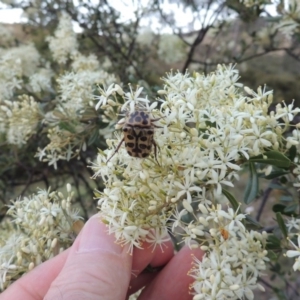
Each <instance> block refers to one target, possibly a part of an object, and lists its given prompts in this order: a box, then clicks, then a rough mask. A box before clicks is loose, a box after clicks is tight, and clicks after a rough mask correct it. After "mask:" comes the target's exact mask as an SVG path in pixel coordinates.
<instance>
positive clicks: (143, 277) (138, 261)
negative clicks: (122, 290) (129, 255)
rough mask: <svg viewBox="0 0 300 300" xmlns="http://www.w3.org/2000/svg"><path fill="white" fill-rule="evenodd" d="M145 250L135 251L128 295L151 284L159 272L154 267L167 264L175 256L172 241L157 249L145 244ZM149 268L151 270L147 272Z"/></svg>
mask: <svg viewBox="0 0 300 300" xmlns="http://www.w3.org/2000/svg"><path fill="white" fill-rule="evenodd" d="M143 247H144V249H138V248H136V249H134V251H133V262H132V276H131V281H130V287H129V291H128V294H129V295H131V294H133V293H135V292H136V291H138V290H139V289H141V288H142V287H143V286H145V285H147V284H149V283H150V281H151V280H152V279H153V278H155V276H156V275H157V274H158V270H155V269H154V270H153V269H152V267H154V268H156V267H160V266H164V265H165V264H167V263H168V262H169V261H170V259H171V258H172V257H173V255H174V248H173V244H172V242H171V240H170V241H168V242H166V243H164V244H162V245H161V246H157V247H156V248H155V249H153V247H152V246H151V245H150V244H147V243H144V244H143ZM147 266H149V270H147Z"/></svg>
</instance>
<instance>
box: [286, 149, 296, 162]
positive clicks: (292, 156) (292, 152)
mask: <svg viewBox="0 0 300 300" xmlns="http://www.w3.org/2000/svg"><path fill="white" fill-rule="evenodd" d="M296 155H297V147H296V146H292V147H291V148H290V149H289V153H288V158H289V159H290V160H291V161H294V159H295V157H296Z"/></svg>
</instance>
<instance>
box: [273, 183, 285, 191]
mask: <svg viewBox="0 0 300 300" xmlns="http://www.w3.org/2000/svg"><path fill="white" fill-rule="evenodd" d="M269 187H270V188H271V189H272V190H281V191H285V190H286V186H282V185H280V184H277V183H271V184H270V185H269Z"/></svg>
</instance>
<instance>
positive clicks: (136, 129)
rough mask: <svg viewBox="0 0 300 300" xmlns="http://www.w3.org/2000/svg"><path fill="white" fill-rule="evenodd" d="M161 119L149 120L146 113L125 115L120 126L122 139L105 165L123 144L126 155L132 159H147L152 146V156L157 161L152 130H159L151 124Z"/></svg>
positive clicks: (137, 112) (148, 115)
mask: <svg viewBox="0 0 300 300" xmlns="http://www.w3.org/2000/svg"><path fill="white" fill-rule="evenodd" d="M159 119H161V118H157V119H151V117H150V114H149V113H147V112H146V111H142V110H135V111H133V112H131V113H129V114H127V116H126V118H125V121H124V123H123V124H124V125H123V126H122V131H123V135H124V136H123V138H122V140H121V141H120V142H119V144H118V146H117V148H116V150H115V151H114V153H113V154H112V156H111V157H110V158H109V159H108V160H107V162H106V163H108V162H109V160H110V159H111V158H112V157H113V156H114V155H115V154H116V153H117V152H118V151H119V149H120V147H121V145H122V144H123V143H125V149H126V151H127V153H128V154H129V155H130V156H132V157H138V158H145V157H148V156H149V155H150V153H151V151H152V146H154V156H155V159H156V161H157V144H156V142H155V140H154V128H155V127H156V128H161V127H159V126H156V125H154V124H153V122H155V121H158V120H159ZM157 163H158V161H157Z"/></svg>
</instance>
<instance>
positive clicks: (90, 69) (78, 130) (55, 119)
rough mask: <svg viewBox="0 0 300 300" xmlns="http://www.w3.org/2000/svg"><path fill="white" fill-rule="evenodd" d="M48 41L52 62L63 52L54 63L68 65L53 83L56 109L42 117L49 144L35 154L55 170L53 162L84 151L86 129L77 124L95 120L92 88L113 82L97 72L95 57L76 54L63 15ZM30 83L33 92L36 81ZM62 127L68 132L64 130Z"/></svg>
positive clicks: (97, 63) (67, 18)
mask: <svg viewBox="0 0 300 300" xmlns="http://www.w3.org/2000/svg"><path fill="white" fill-rule="evenodd" d="M70 32H72V34H70ZM65 35H69V38H67V39H65V38H64V36H65ZM60 39H62V40H63V41H61V42H62V44H61V46H60V47H58V48H55V47H57V45H58V44H60ZM49 40H50V45H49V46H50V48H51V50H52V52H53V56H54V59H56V60H57V59H58V58H57V57H56V55H58V54H59V53H60V52H64V54H62V53H61V54H60V55H61V56H60V59H59V60H58V62H59V63H61V64H63V63H65V62H66V61H67V57H68V58H69V59H70V62H71V68H70V70H68V71H67V72H65V73H63V74H61V75H60V76H58V78H57V79H56V81H57V83H58V92H59V95H58V97H57V99H56V100H57V105H56V107H55V108H54V110H53V111H50V112H48V113H47V114H46V115H45V119H44V120H43V122H44V124H46V125H47V126H48V130H47V137H48V139H49V140H50V141H49V143H48V144H47V145H46V146H45V147H44V148H43V149H41V148H39V149H38V151H37V153H36V156H37V157H39V159H40V160H42V161H44V162H48V164H49V165H53V166H54V168H57V161H59V160H67V161H69V160H70V159H71V158H73V157H75V156H78V154H79V153H80V150H81V149H82V150H84V149H85V148H86V143H85V136H83V133H84V132H85V131H86V127H85V126H84V125H83V124H82V123H81V120H82V119H85V124H86V123H87V122H88V121H89V120H90V119H93V118H96V117H97V116H96V115H95V110H94V109H93V111H92V112H91V111H90V110H91V105H90V102H91V100H92V99H93V91H94V88H95V86H96V84H99V85H109V84H110V83H111V82H115V81H116V80H117V79H116V78H115V76H114V75H110V74H108V73H107V72H105V71H104V70H101V69H100V63H99V61H98V60H97V57H96V56H95V55H89V56H84V55H82V54H81V53H79V52H78V51H77V46H76V45H77V41H76V35H75V33H74V32H73V29H72V22H71V18H70V16H68V15H67V14H65V13H64V14H63V15H62V17H61V18H60V23H59V26H58V28H57V31H56V33H55V38H50V39H49ZM75 44H76V45H75ZM71 50H72V51H71ZM31 83H32V81H31ZM34 83H35V87H36V88H35V89H36V91H37V90H38V82H37V80H35V82H34ZM32 86H33V84H32ZM49 88H50V86H49ZM62 123H64V124H65V125H66V126H67V127H68V128H64V126H63V125H61V124H62ZM70 124H71V125H70Z"/></svg>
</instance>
